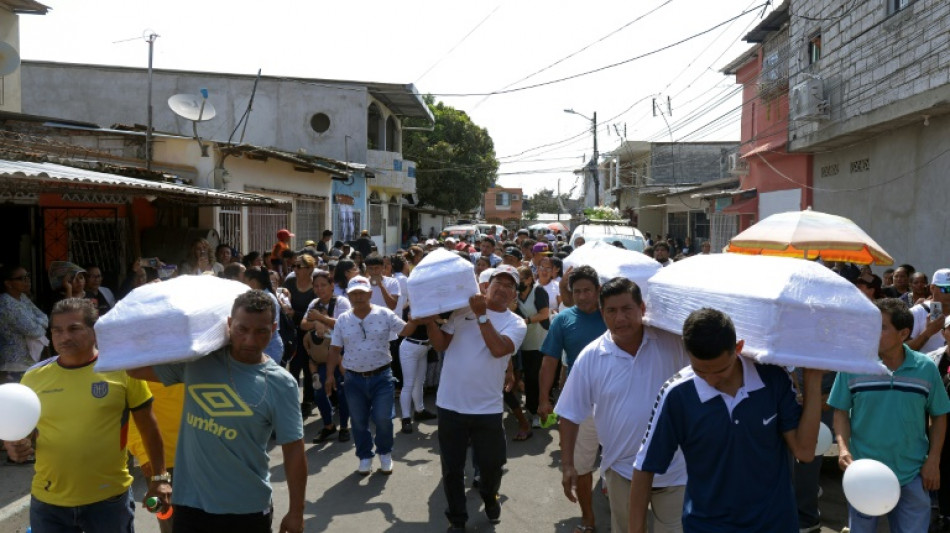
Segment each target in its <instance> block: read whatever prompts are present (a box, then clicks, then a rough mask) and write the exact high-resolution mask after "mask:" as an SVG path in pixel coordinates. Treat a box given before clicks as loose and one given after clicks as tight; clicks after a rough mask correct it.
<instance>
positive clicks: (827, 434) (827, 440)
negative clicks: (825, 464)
mask: <svg viewBox="0 0 950 533" xmlns="http://www.w3.org/2000/svg"><path fill="white" fill-rule="evenodd" d="M833 441H834V436H833V435H832V434H831V429H830V428H828V426H826V425H825V423H824V422H819V423H818V445H817V446H815V457H821V456H822V455H825V453H827V452H828V450H829V449H831V443H832V442H833Z"/></svg>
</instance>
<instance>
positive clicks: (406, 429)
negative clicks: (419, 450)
mask: <svg viewBox="0 0 950 533" xmlns="http://www.w3.org/2000/svg"><path fill="white" fill-rule="evenodd" d="M401 431H402V432H403V433H412V419H411V418H403V419H402V430H401Z"/></svg>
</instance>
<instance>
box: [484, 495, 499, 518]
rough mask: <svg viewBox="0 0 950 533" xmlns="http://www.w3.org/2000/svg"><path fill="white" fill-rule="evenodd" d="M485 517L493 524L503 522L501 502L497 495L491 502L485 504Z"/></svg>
mask: <svg viewBox="0 0 950 533" xmlns="http://www.w3.org/2000/svg"><path fill="white" fill-rule="evenodd" d="M485 516H487V517H488V521H489V522H491V523H492V524H498V523H500V522H501V502H499V501H498V495H497V494H496V495H495V496H494V497H493V498H492V501H491V502H485Z"/></svg>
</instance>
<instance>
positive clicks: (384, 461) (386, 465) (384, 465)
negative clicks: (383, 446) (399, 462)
mask: <svg viewBox="0 0 950 533" xmlns="http://www.w3.org/2000/svg"><path fill="white" fill-rule="evenodd" d="M379 471H380V472H381V473H382V474H384V475H387V476H388V475H390V474H392V473H393V456H392V454H390V453H382V454H380V455H379Z"/></svg>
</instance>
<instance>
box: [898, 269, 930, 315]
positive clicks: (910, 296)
mask: <svg viewBox="0 0 950 533" xmlns="http://www.w3.org/2000/svg"><path fill="white" fill-rule="evenodd" d="M927 298H930V284H929V283H928V282H927V274H924V273H923V272H914V273H913V275H911V277H910V291H909V292H906V293H904V294H903V295H902V296H901V301H903V302H904V303H905V304H907V307H913V306H915V305H916V304H917V303H919V302H922V301H924V300H926V299H927Z"/></svg>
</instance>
